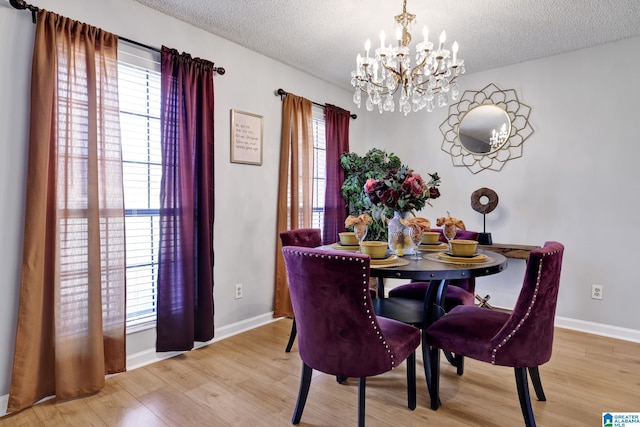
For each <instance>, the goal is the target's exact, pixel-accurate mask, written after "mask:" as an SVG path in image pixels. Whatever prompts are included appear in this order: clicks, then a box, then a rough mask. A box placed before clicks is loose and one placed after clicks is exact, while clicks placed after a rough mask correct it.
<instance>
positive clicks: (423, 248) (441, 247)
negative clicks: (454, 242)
mask: <svg viewBox="0 0 640 427" xmlns="http://www.w3.org/2000/svg"><path fill="white" fill-rule="evenodd" d="M445 249H449V245H447V244H446V243H442V242H440V243H439V244H437V245H425V244H424V243H421V244H420V245H419V246H418V250H421V251H427V252H438V251H443V250H445Z"/></svg>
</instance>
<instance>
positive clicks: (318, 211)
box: [311, 106, 327, 230]
mask: <svg viewBox="0 0 640 427" xmlns="http://www.w3.org/2000/svg"><path fill="white" fill-rule="evenodd" d="M324 124H325V120H324V108H321V107H317V106H314V107H313V214H312V218H311V224H312V227H313V228H319V229H320V230H322V226H323V221H324V191H325V183H326V173H327V161H326V159H327V141H326V139H325V135H324V129H325V127H324Z"/></svg>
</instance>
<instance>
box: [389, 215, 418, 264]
mask: <svg viewBox="0 0 640 427" xmlns="http://www.w3.org/2000/svg"><path fill="white" fill-rule="evenodd" d="M410 216H412V215H411V212H398V211H395V212H394V213H393V218H391V220H389V224H387V227H388V231H389V249H391V252H393V253H394V254H395V255H397V256H404V255H408V254H412V253H413V252H414V250H415V245H414V244H413V242H412V241H411V229H410V228H409V227H407V226H405V225H403V224H402V222H401V221H400V220H401V219H407V218H409V217H410Z"/></svg>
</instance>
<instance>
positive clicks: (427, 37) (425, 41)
mask: <svg viewBox="0 0 640 427" xmlns="http://www.w3.org/2000/svg"><path fill="white" fill-rule="evenodd" d="M422 35H423V36H424V45H425V47H426V46H427V42H428V41H429V29H428V28H427V26H426V25H425V26H424V28H422Z"/></svg>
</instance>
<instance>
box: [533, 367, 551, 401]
mask: <svg viewBox="0 0 640 427" xmlns="http://www.w3.org/2000/svg"><path fill="white" fill-rule="evenodd" d="M529 376H530V377H531V383H532V384H533V389H534V390H535V391H536V397H537V398H538V400H540V401H542V402H546V401H547V397H546V396H545V395H544V390H543V389H542V381H540V371H538V367H537V366H534V367H532V368H529Z"/></svg>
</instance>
